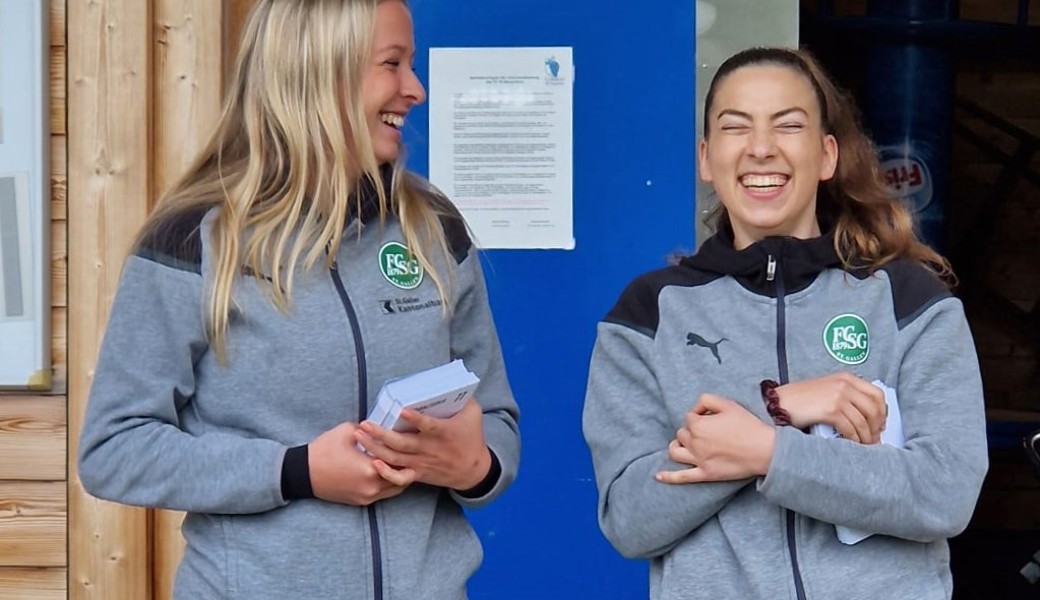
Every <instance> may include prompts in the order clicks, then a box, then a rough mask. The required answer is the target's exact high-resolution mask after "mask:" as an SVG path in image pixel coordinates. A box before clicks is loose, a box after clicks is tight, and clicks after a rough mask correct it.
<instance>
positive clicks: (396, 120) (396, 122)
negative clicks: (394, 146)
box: [379, 113, 404, 127]
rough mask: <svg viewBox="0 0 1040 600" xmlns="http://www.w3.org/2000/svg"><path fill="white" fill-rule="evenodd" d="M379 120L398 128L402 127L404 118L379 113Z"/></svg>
mask: <svg viewBox="0 0 1040 600" xmlns="http://www.w3.org/2000/svg"><path fill="white" fill-rule="evenodd" d="M379 120H380V121H382V122H384V123H386V124H387V125H390V126H391V127H400V126H402V125H404V117H402V116H401V115H395V114H393V113H380V115H379Z"/></svg>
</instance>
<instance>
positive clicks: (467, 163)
mask: <svg viewBox="0 0 1040 600" xmlns="http://www.w3.org/2000/svg"><path fill="white" fill-rule="evenodd" d="M571 50H572V49H571V48H568V47H558V48H431V49H430V181H431V182H432V183H433V184H434V185H435V186H437V187H438V188H440V190H441V191H443V192H444V193H445V194H447V195H448V197H449V198H451V200H452V201H453V202H454V203H455V205H456V206H457V207H458V208H459V210H460V211H461V212H462V214H463V216H464V217H465V218H466V222H467V223H468V224H469V226H470V228H471V229H472V230H473V233H474V235H475V237H476V240H475V241H476V243H477V245H478V246H479V247H481V248H563V249H568V250H570V249H573V248H574V227H573V213H574V210H573V196H574V193H573V140H572V137H573V136H572V129H573V128H572V123H573V106H574V102H573V91H574V64H573V59H572V52H571Z"/></svg>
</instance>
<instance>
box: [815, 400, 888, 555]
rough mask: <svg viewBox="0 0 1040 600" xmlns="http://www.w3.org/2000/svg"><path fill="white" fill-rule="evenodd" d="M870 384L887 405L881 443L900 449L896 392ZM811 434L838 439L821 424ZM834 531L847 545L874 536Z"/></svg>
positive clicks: (832, 429) (840, 529) (857, 532)
mask: <svg viewBox="0 0 1040 600" xmlns="http://www.w3.org/2000/svg"><path fill="white" fill-rule="evenodd" d="M871 383H873V384H874V385H876V386H878V387H879V388H881V389H882V390H884V392H885V404H887V405H888V417H887V418H886V419H885V429H884V431H882V432H881V443H882V444H888V445H890V446H895V447H896V448H902V447H903V441H904V440H903V419H902V417H901V416H900V415H899V402H898V399H897V398H896V391H895V390H894V389H892V388H890V387H888V386H887V385H885V384H884V383H883V382H882V381H881V380H879V379H875V380H874V381H872V382H871ZM812 433H813V434H815V435H818V436H821V437H826V438H834V437H838V432H837V431H835V430H834V428H833V427H831V426H830V425H825V424H822V423H819V424H816V425H813V426H812ZM835 529H837V531H838V539H839V540H841V542H842V543H843V544H848V545H852V544H855V543H857V542H861V541H863V540H865V539H867V538H868V537H870V536H872V535H874V534H872V533H870V532H866V531H857V530H855V529H850V528H848V527H844V526H841V525H837V526H836V527H835Z"/></svg>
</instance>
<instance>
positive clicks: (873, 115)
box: [863, 0, 954, 250]
mask: <svg viewBox="0 0 1040 600" xmlns="http://www.w3.org/2000/svg"><path fill="white" fill-rule="evenodd" d="M868 16H870V17H873V18H875V19H877V21H876V22H877V23H879V24H882V25H884V26H885V28H886V29H890V28H891V27H892V26H893V25H896V26H898V27H897V28H898V29H902V30H903V34H902V35H897V36H888V37H887V38H886V39H883V40H878V41H877V43H875V44H874V45H873V47H872V48H871V50H870V54H869V65H868V70H867V78H868V79H867V86H866V90H865V92H866V93H865V96H864V103H863V113H864V120H865V122H866V126H867V128H868V129H869V130H870V133H871V136H872V138H873V139H874V143H875V144H876V145H877V147H878V151H879V153H880V155H881V163H882V172H883V173H884V177H885V180H886V181H887V183H888V185H889V188H890V189H891V190H892V191H893V192H894V193H895V194H896V195H897V196H899V197H900V198H901V199H903V201H904V202H906V204H907V206H908V207H909V208H910V209H911V211H912V212H913V214H914V217H915V220H916V222H917V227H918V232H919V233H920V235H921V237H922V238H923V239H924V241H925V242H927V243H928V244H930V245H931V246H932V247H934V248H936V249H939V250H942V246H943V242H944V239H943V238H944V237H945V231H946V227H945V213H946V209H945V205H946V201H947V199H948V194H949V173H950V125H951V120H952V115H953V86H954V72H953V60H952V58H951V57H950V55H949V53H948V52H947V51H946V50H944V49H943V48H942V47H940V46H937V45H932V44H929V43H927V41H926V40H922V39H920V38H919V36H916V35H915V30H916V29H918V28H919V26H920V25H921V24H922V23H926V22H934V21H948V20H950V19H951V18H952V17H953V8H952V6H951V3H950V1H949V0H872V1H871V2H870V3H869V5H868Z"/></svg>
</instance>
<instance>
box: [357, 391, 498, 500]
mask: <svg viewBox="0 0 1040 600" xmlns="http://www.w3.org/2000/svg"><path fill="white" fill-rule="evenodd" d="M483 417H484V413H483V411H482V410H481V408H480V405H479V404H478V403H477V402H476V400H472V399H471V400H469V401H468V402H467V403H466V405H465V406H463V407H462V410H460V411H459V412H458V413H456V414H455V415H454V416H452V417H450V418H447V419H438V418H435V417H430V416H427V415H424V414H421V413H419V412H416V411H414V410H410V409H405V410H403V411H401V418H403V419H404V420H406V421H408V422H409V423H411V424H412V425H413V426H414V427H415V428H416V429H417V430H418V431H417V432H414V433H402V432H397V431H391V430H389V429H384V428H382V427H379V426H378V425H376V424H375V423H372V422H370V421H364V422H362V423H361V426H360V427H359V428H358V430H357V431H356V432H355V433H354V436H355V439H357V441H358V443H360V444H361V445H362V446H363V447H364V448H365V449H366V450H368V452H369V454H371V455H372V456H373V457H375V458H377V459H379V460H381V461H383V462H385V463H386V464H388V465H392V466H393V467H395V468H397V469H398V470H399V471H410V472H414V475H415V481H421V482H423V483H427V484H429V485H436V486H441V487H446V488H451V489H454V490H468V489H470V488H472V487H474V486H476V485H477V484H478V483H480V482H481V481H482V480H483V479H484V477H485V476H486V475H487V473H488V470H490V468H491V453H490V452H491V451H490V450H488V447H487V444H485V443H484V420H483ZM409 474H411V473H409Z"/></svg>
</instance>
